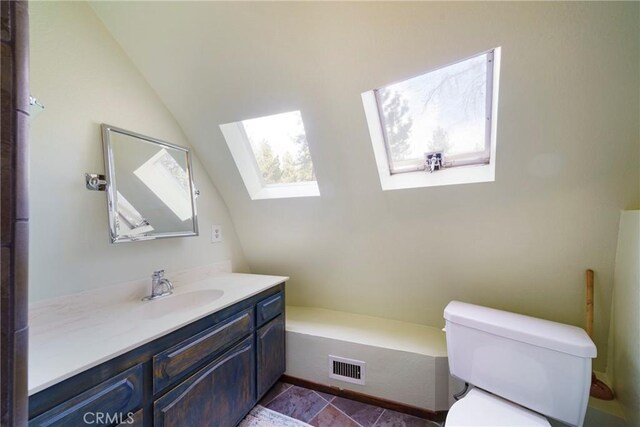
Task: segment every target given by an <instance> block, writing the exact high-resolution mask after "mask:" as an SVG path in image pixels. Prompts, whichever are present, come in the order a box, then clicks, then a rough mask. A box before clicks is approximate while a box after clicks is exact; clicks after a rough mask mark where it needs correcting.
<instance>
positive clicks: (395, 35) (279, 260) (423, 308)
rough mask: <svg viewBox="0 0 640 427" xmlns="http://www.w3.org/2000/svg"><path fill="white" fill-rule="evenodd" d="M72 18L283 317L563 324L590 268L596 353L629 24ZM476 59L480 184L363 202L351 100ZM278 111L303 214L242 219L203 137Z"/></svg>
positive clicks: (609, 10) (358, 131)
mask: <svg viewBox="0 0 640 427" xmlns="http://www.w3.org/2000/svg"><path fill="white" fill-rule="evenodd" d="M92 7H93V9H94V10H95V11H96V13H97V15H98V16H99V17H100V18H101V20H102V21H103V22H104V23H105V25H106V27H107V28H108V30H109V31H110V32H111V34H112V35H113V36H114V38H115V39H116V40H117V41H118V42H119V43H120V45H121V46H122V47H123V49H124V50H125V52H126V53H127V54H128V55H129V57H130V58H131V60H132V61H133V63H134V64H135V65H136V66H137V67H138V69H139V70H140V71H141V73H142V74H143V75H144V77H145V78H146V79H147V80H148V82H149V83H150V84H151V86H152V87H153V88H154V89H155V90H156V91H157V93H158V94H159V96H160V98H161V99H162V100H163V102H164V103H165V104H166V106H167V107H168V108H169V110H170V111H171V112H172V113H173V115H174V116H175V118H176V119H177V121H178V122H179V123H180V125H181V126H182V128H183V129H184V132H185V133H186V135H187V137H188V139H189V140H190V141H191V143H192V144H193V145H194V147H195V149H196V152H197V154H198V155H199V157H200V158H201V160H202V161H203V163H204V165H205V168H206V169H207V172H208V173H209V175H210V177H211V178H212V180H213V182H214V183H215V185H216V186H217V187H218V189H219V191H220V193H221V194H222V196H223V198H224V199H225V201H226V203H227V204H228V206H229V209H230V211H231V214H232V217H233V220H234V223H235V226H236V229H237V232H238V235H239V237H240V240H241V242H242V245H243V248H244V251H245V254H246V257H247V260H248V262H249V264H250V266H251V269H252V271H253V272H255V273H277V274H283V275H289V276H291V278H292V279H291V282H290V284H289V287H288V302H289V303H293V304H299V305H314V306H320V307H328V308H333V309H338V310H345V311H353V312H357V313H366V314H372V315H380V316H384V317H391V318H396V319H401V320H408V321H414V322H419V323H426V324H432V325H439V324H441V323H442V309H443V308H444V306H445V305H446V303H447V302H448V301H450V300H451V299H462V300H466V301H469V302H476V303H481V304H487V305H491V306H494V307H499V308H507V309H512V310H516V311H519V312H523V313H527V314H533V315H538V316H542V317H546V318H550V319H554V320H560V321H565V322H569V323H574V324H580V323H581V322H582V313H583V295H584V293H583V292H584V291H583V284H582V280H583V271H584V269H585V268H588V267H590V268H593V269H594V270H596V272H597V273H598V278H599V286H600V288H599V289H600V293H599V295H598V298H599V300H598V305H597V307H596V308H597V313H596V318H597V319H598V323H597V325H596V333H597V335H596V341H597V342H598V343H599V344H600V345H601V347H602V348H604V346H606V333H607V328H608V319H609V308H608V307H609V302H610V293H611V284H612V272H613V260H614V255H615V254H614V252H615V243H616V236H617V225H618V216H619V209H622V208H629V207H631V205H633V204H636V205H637V204H638V198H640V196H639V195H638V189H637V183H638V181H639V178H638V171H637V152H638V125H637V122H638V116H639V114H638V107H639V106H638V98H637V94H638V90H637V88H638V84H639V82H638V79H639V77H638V75H639V74H640V73H639V72H638V71H639V70H638V62H639V61H638V51H639V47H638V45H639V42H638V39H639V37H637V34H638V22H637V21H638V20H637V19H634V16H635V17H636V18H637V15H638V13H637V9H638V6H637V4H636V5H634V4H630V3H628V4H607V5H606V6H605V5H601V4H596V3H590V4H586V3H573V4H565V3H519V2H517V3H501V2H498V3H481V2H473V3H462V2H450V3H445V2H433V3H431V2H427V3H420V2H412V3H400V2H391V3H384V2H373V3H367V2H355V3H334V2H299V3H280V2H257V3H251V2H236V3H229V2H95V3H92ZM634 13H635V15H634ZM634 35H635V37H634ZM496 46H502V48H503V60H502V76H501V78H502V81H501V84H500V107H499V118H498V120H499V122H498V146H497V169H496V177H497V178H496V182H495V183H489V184H474V185H460V186H449V187H438V188H424V189H415V190H402V191H391V192H383V191H382V190H381V188H380V182H379V179H378V175H377V171H376V166H375V161H374V157H373V152H372V149H371V144H370V141H369V136H368V131H367V125H366V121H365V118H364V113H363V108H362V104H361V100H360V94H361V93H362V92H364V91H367V90H370V89H373V88H375V87H378V86H381V85H384V84H388V83H390V82H394V81H397V80H400V79H404V78H407V77H411V76H414V75H416V74H420V73H423V72H425V71H428V70H430V69H432V68H434V67H437V66H440V65H443V64H448V63H451V62H453V61H455V60H457V59H460V58H465V57H467V56H469V55H471V54H474V53H477V52H482V51H485V50H487V49H490V48H493V47H496ZM113 84H114V85H117V82H113ZM629 87H632V88H635V92H633V91H630V90H629ZM634 95H635V96H634ZM292 110H301V112H302V115H303V118H304V122H305V128H306V131H307V139H308V141H309V145H310V150H311V154H312V156H313V161H314V165H315V168H316V173H317V177H318V181H319V186H320V192H321V195H322V196H321V197H319V198H301V199H282V200H258V201H251V200H250V198H249V195H248V193H247V191H246V189H245V188H244V185H243V183H242V180H241V178H240V175H239V173H238V170H237V169H236V167H235V165H234V163H233V160H232V158H231V155H230V153H229V151H228V148H227V147H226V145H225V142H224V140H223V138H222V134H221V133H220V130H219V128H218V125H219V124H221V123H229V122H233V121H238V120H243V119H247V118H253V117H258V116H264V115H269V114H275V113H280V112H285V111H292ZM605 141H606V144H603V142H605ZM634 153H635V154H634ZM634 159H635V160H634ZM634 163H635V165H634Z"/></svg>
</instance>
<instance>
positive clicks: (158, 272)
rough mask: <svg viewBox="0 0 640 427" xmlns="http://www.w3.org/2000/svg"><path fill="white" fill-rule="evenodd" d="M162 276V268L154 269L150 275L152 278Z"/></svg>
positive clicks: (160, 277)
mask: <svg viewBox="0 0 640 427" xmlns="http://www.w3.org/2000/svg"><path fill="white" fill-rule="evenodd" d="M163 277H164V270H156V271H154V272H153V274H152V275H151V278H153V279H162V278H163Z"/></svg>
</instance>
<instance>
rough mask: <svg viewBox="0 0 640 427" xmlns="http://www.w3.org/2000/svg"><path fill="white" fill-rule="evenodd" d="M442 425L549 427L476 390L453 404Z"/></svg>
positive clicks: (529, 413) (522, 410) (538, 418)
mask: <svg viewBox="0 0 640 427" xmlns="http://www.w3.org/2000/svg"><path fill="white" fill-rule="evenodd" d="M444 425H445V427H462V426H468V427H470V426H491V427H493V426H510V427H516V426H517V427H521V426H537V427H542V426H544V427H550V426H551V424H549V421H547V419H546V418H545V417H543V416H542V415H540V414H538V413H536V412H533V411H530V410H528V409H525V408H523V407H522V406H519V405H516V404H515V403H512V402H509V401H508V400H505V399H502V398H501V397H498V396H495V395H493V394H490V393H487V392H486V391H482V390H480V389H477V388H474V389H471V391H470V392H469V393H467V395H466V396H465V397H463V398H462V399H460V400H458V401H457V402H456V403H454V404H453V406H452V407H451V409H449V413H448V414H447V420H446V421H445V423H444Z"/></svg>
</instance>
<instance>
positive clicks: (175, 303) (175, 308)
mask: <svg viewBox="0 0 640 427" xmlns="http://www.w3.org/2000/svg"><path fill="white" fill-rule="evenodd" d="M222 295H224V292H223V291H221V290H219V289H203V290H199V291H191V292H184V293H180V294H174V295H169V296H166V297H162V298H158V299H156V300H151V301H143V302H141V304H142V305H141V306H140V307H139V308H138V310H139V312H140V314H141V315H142V316H144V317H150V318H158V317H163V316H169V315H171V314H175V313H176V312H180V311H186V310H191V309H194V308H198V307H202V306H204V305H207V304H209V303H211V302H213V301H215V300H217V299H218V298H220V297H222Z"/></svg>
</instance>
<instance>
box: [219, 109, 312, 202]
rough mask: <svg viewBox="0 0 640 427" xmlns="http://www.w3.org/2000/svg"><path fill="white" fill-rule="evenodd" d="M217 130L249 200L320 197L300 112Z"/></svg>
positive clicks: (243, 122) (259, 119)
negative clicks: (226, 146)
mask: <svg viewBox="0 0 640 427" xmlns="http://www.w3.org/2000/svg"><path fill="white" fill-rule="evenodd" d="M220 129H221V130H222V133H223V135H224V137H225V140H226V142H227V145H228V146H229V150H230V151H231V154H232V156H233V158H234V160H235V162H236V165H237V166H238V170H239V171H240V175H241V176H242V179H243V181H244V183H245V186H246V187H247V190H248V191H249V195H250V196H251V198H252V199H267V198H282V197H305V196H319V195H320V192H319V190H318V183H317V181H316V176H315V172H314V169H313V162H312V160H311V153H310V151H309V144H308V143H307V136H306V133H305V130H304V123H303V121H302V115H301V114H300V111H292V112H288V113H282V114H275V115H272V116H265V117H259V118H255V119H248V120H242V121H239V122H233V123H228V124H224V125H220Z"/></svg>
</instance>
